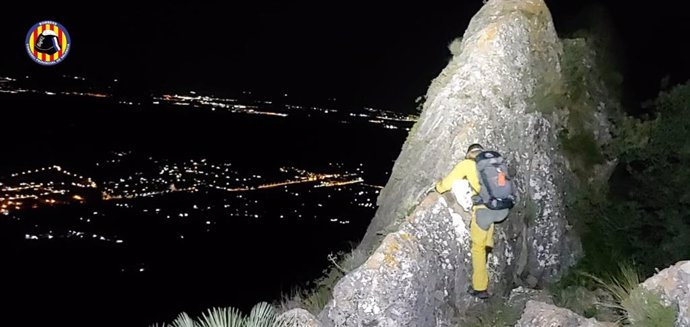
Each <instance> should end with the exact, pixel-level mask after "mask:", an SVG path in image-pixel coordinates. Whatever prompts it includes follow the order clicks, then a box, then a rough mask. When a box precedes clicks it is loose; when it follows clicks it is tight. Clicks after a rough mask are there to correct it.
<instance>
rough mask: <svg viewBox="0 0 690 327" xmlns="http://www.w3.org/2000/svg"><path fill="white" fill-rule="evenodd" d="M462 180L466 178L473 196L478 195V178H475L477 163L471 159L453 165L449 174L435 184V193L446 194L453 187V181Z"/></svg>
mask: <svg viewBox="0 0 690 327" xmlns="http://www.w3.org/2000/svg"><path fill="white" fill-rule="evenodd" d="M463 178H467V181H468V182H469V183H470V186H471V187H472V190H473V191H474V195H477V194H479V188H480V186H479V176H477V163H476V162H475V161H474V160H472V159H465V160H463V161H460V163H458V164H457V165H455V167H453V170H451V171H450V174H448V176H446V177H445V178H443V179H442V180H441V181H440V182H438V184H436V192H439V193H445V192H448V191H449V190H450V189H451V187H453V183H454V182H455V181H457V180H461V179H463Z"/></svg>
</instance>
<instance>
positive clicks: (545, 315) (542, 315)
mask: <svg viewBox="0 0 690 327" xmlns="http://www.w3.org/2000/svg"><path fill="white" fill-rule="evenodd" d="M552 326H559V327H613V326H616V324H613V323H603V322H599V321H597V320H595V319H593V318H590V319H586V318H584V317H582V316H580V315H578V314H576V313H574V312H572V311H570V310H568V309H563V308H559V307H557V306H555V305H552V304H547V303H543V302H538V301H528V302H527V305H526V306H525V311H524V312H523V314H522V317H521V318H520V320H519V321H518V322H517V324H516V325H515V327H552Z"/></svg>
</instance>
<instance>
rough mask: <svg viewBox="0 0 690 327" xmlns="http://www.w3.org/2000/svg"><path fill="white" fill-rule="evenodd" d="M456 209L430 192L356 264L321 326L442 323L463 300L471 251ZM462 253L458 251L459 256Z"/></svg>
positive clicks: (336, 290) (322, 317)
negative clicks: (401, 223) (459, 299)
mask: <svg viewBox="0 0 690 327" xmlns="http://www.w3.org/2000/svg"><path fill="white" fill-rule="evenodd" d="M468 242H469V234H468V230H467V225H466V223H465V221H464V220H463V217H462V215H461V213H460V212H458V211H457V208H456V209H453V208H452V207H451V205H449V204H448V202H447V201H446V200H445V199H444V198H442V197H441V196H440V195H438V194H432V195H430V196H429V197H427V198H426V199H425V201H423V202H422V203H421V204H420V206H419V207H418V208H417V210H415V212H414V213H413V214H412V215H410V216H409V217H408V220H407V223H406V224H404V225H403V226H402V227H401V229H400V230H399V231H397V232H394V233H391V234H389V235H388V236H386V238H385V239H384V240H383V242H382V243H381V246H379V247H378V249H377V250H376V251H375V252H374V254H373V255H372V256H370V257H369V259H368V260H367V261H366V262H365V263H364V264H363V265H362V266H360V267H359V268H357V269H355V270H354V271H352V272H351V273H349V274H347V275H346V276H345V277H343V278H342V279H341V280H340V281H339V282H338V284H337V285H336V286H335V288H334V290H333V299H332V300H331V301H330V302H329V303H328V305H327V306H326V308H325V309H324V310H323V311H322V313H321V315H320V317H319V318H320V320H321V321H322V322H323V323H324V325H325V326H381V327H383V326H444V325H447V324H448V323H449V322H450V320H451V317H452V315H453V312H454V311H453V308H452V307H450V306H449V304H452V303H455V302H456V301H457V298H458V296H457V295H458V294H462V295H463V296H464V297H465V298H467V297H466V296H465V295H466V289H467V287H468V284H467V283H468V280H467V276H468V275H469V274H468V271H467V268H468V267H469V252H467V248H468V244H467V243H468ZM458 254H460V255H458Z"/></svg>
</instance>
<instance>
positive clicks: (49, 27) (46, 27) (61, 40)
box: [29, 24, 67, 62]
mask: <svg viewBox="0 0 690 327" xmlns="http://www.w3.org/2000/svg"><path fill="white" fill-rule="evenodd" d="M43 31H53V32H55V34H57V35H58V44H59V45H60V51H58V52H56V53H54V54H52V55H47V54H44V53H41V52H38V51H37V50H36V49H35V48H34V45H35V44H36V39H37V38H38V36H39V35H41V33H43ZM29 40H30V41H29V50H31V53H33V55H34V57H36V58H37V59H38V60H42V61H45V62H51V61H55V60H57V59H58V58H60V57H62V55H63V54H64V53H65V48H66V47H67V38H66V37H65V33H64V32H63V31H62V30H61V29H60V28H59V27H58V26H57V25H55V24H43V25H39V26H38V27H37V28H36V29H35V30H33V31H32V32H31V36H30V38H29Z"/></svg>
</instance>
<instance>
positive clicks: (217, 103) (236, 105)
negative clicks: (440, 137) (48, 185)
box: [0, 75, 418, 131]
mask: <svg viewBox="0 0 690 327" xmlns="http://www.w3.org/2000/svg"><path fill="white" fill-rule="evenodd" d="M62 77H63V78H64V79H66V80H73V81H80V82H86V81H87V79H86V78H85V77H80V76H68V75H63V76H62ZM30 79H31V77H30V76H24V78H23V80H30ZM113 82H117V79H114V80H113ZM18 84H19V81H18V78H13V77H3V76H0V94H2V93H7V94H23V93H29V94H38V95H45V96H57V95H61V96H77V97H91V98H111V97H113V95H112V94H111V93H108V92H106V91H105V90H96V89H94V88H92V87H88V88H87V90H79V91H76V90H42V91H39V90H33V89H30V88H24V87H20V86H18ZM82 88H84V87H82ZM243 94H245V95H251V92H248V91H245V92H243ZM284 96H286V97H287V94H285V95H284ZM117 103H118V104H120V105H124V106H141V105H142V104H144V103H143V102H141V101H131V100H117ZM149 103H150V104H153V105H156V106H165V105H167V106H174V107H182V108H195V109H203V110H210V111H221V110H222V111H227V112H231V113H237V114H248V115H265V116H274V117H288V116H294V115H298V116H306V117H311V116H312V114H314V115H316V114H318V115H329V116H334V117H337V118H338V120H339V122H340V123H343V124H349V123H353V122H359V121H364V122H368V123H371V124H376V125H380V126H382V127H383V128H385V129H403V130H406V131H409V130H410V128H411V125H412V124H413V123H414V122H416V121H417V118H418V117H416V116H414V115H405V114H401V113H397V112H393V111H387V110H382V109H375V108H370V107H364V108H362V110H360V112H347V111H344V110H341V109H335V108H320V107H316V106H306V105H296V104H277V103H275V102H274V101H269V100H256V99H254V100H244V101H240V100H238V99H230V98H222V97H218V96H214V95H210V94H209V95H202V94H199V93H198V92H196V91H188V92H187V93H184V94H176V93H175V94H167V93H166V94H158V95H157V94H153V95H151V99H150V102H149Z"/></svg>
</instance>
